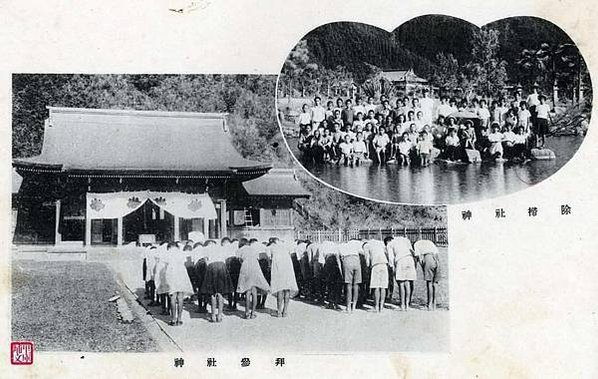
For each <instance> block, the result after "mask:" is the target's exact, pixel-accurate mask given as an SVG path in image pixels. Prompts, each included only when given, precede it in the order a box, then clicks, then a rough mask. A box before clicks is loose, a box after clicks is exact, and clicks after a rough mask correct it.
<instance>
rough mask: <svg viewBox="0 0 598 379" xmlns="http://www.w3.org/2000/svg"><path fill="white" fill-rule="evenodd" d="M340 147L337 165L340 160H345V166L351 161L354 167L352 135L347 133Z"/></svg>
mask: <svg viewBox="0 0 598 379" xmlns="http://www.w3.org/2000/svg"><path fill="white" fill-rule="evenodd" d="M338 147H339V150H340V158H339V159H338V161H337V162H336V165H337V166H338V165H339V164H340V161H341V160H343V161H344V164H345V166H347V165H348V164H349V163H350V164H351V167H353V144H352V143H351V137H350V136H348V135H345V138H344V140H343V142H341V143H340V145H338Z"/></svg>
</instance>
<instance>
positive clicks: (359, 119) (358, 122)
mask: <svg viewBox="0 0 598 379" xmlns="http://www.w3.org/2000/svg"><path fill="white" fill-rule="evenodd" d="M364 126H365V121H364V120H363V113H361V112H358V113H357V119H356V120H353V128H357V127H361V128H363V127H364Z"/></svg>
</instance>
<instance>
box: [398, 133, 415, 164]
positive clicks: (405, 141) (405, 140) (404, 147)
mask: <svg viewBox="0 0 598 379" xmlns="http://www.w3.org/2000/svg"><path fill="white" fill-rule="evenodd" d="M412 147H413V143H412V142H411V141H410V140H409V133H403V136H402V137H401V142H399V146H398V151H397V163H399V164H400V165H402V166H409V164H410V162H411V159H410V158H409V156H410V155H411V148H412Z"/></svg>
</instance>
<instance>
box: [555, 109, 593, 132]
mask: <svg viewBox="0 0 598 379" xmlns="http://www.w3.org/2000/svg"><path fill="white" fill-rule="evenodd" d="M589 121H590V119H589V115H588V113H587V112H586V111H585V110H584V106H583V105H578V104H572V105H569V106H567V107H565V108H563V109H561V110H560V111H559V112H558V113H557V114H556V115H554V116H552V126H551V128H550V135H553V136H563V135H585V133H586V132H587V129H588V124H589Z"/></svg>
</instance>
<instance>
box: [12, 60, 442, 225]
mask: <svg viewBox="0 0 598 379" xmlns="http://www.w3.org/2000/svg"><path fill="white" fill-rule="evenodd" d="M335 71H336V75H338V78H340V79H338V81H339V82H341V81H342V80H350V79H349V78H350V74H348V73H347V72H345V71H344V68H337V69H336V70H335ZM274 86H275V77H274V76H267V75H260V76H253V75H252V76H247V75H15V76H14V78H13V156H14V157H23V156H31V155H34V154H39V152H40V151H41V144H42V140H43V121H44V119H45V118H46V117H47V114H48V113H47V110H46V108H45V107H46V106H47V105H50V106H66V107H95V108H123V109H139V110H151V109H154V110H156V109H157V110H167V111H197V112H229V113H230V115H229V117H228V124H229V128H230V133H231V136H232V140H233V143H234V145H235V146H236V148H237V150H238V151H239V152H240V153H241V154H242V155H243V156H245V157H247V158H251V159H255V160H259V161H264V162H274V165H275V166H278V167H289V166H292V165H293V163H292V162H293V160H292V158H291V156H290V153H289V152H288V150H287V148H286V145H285V143H284V141H283V140H282V136H281V133H280V132H279V130H280V129H279V127H278V123H277V121H276V116H275V107H274V98H273V94H274ZM298 172H300V173H301V174H302V175H301V176H302V179H301V181H302V183H303V185H304V186H305V188H306V189H308V190H310V191H311V192H312V198H310V199H309V200H306V201H305V202H306V204H307V205H306V206H307V207H308V208H309V210H310V214H311V215H312V218H311V219H310V221H309V222H308V223H309V224H310V225H314V223H316V224H317V223H321V226H320V227H326V228H337V227H338V226H339V225H341V226H346V227H349V226H352V225H361V224H363V225H372V227H376V225H382V224H383V223H385V222H388V223H392V225H405V226H407V227H410V226H412V225H413V224H415V223H421V224H423V225H426V226H429V225H431V224H438V226H442V225H444V223H445V222H446V215H444V212H445V210H444V208H443V207H413V208H412V207H400V206H391V205H385V204H378V203H374V202H368V201H365V200H361V199H358V198H354V197H351V196H349V195H346V194H344V193H341V192H339V191H337V190H334V189H331V188H329V187H326V186H323V185H321V184H320V183H319V182H317V181H315V180H314V179H313V178H311V177H309V176H308V175H307V174H304V173H303V170H298ZM389 225H390V224H389Z"/></svg>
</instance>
